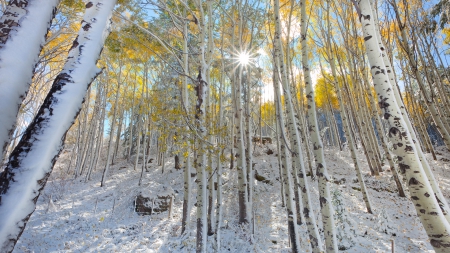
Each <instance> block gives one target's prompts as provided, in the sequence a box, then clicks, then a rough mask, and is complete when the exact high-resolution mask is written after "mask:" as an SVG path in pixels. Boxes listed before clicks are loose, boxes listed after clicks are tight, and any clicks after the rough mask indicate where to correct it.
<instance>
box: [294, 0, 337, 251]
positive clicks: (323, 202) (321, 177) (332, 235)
mask: <svg viewBox="0 0 450 253" xmlns="http://www.w3.org/2000/svg"><path fill="white" fill-rule="evenodd" d="M301 14H302V15H301V45H302V68H303V75H304V76H305V87H306V98H307V103H308V115H309V117H308V129H309V133H310V136H311V140H312V147H313V153H314V157H315V162H316V176H317V178H318V185H319V196H320V197H319V202H320V208H321V211H322V222H323V229H324V234H325V245H326V251H327V252H337V251H338V248H337V241H336V230H335V225H334V210H333V205H332V203H331V195H330V187H329V184H328V181H329V180H330V178H329V175H328V171H327V167H326V163H325V157H324V154H323V143H322V140H321V138H320V131H319V127H318V124H317V112H316V103H315V101H314V97H315V96H314V89H313V84H312V80H311V72H310V67H309V59H308V53H309V52H308V45H307V41H306V39H307V33H308V31H307V25H308V21H307V19H308V16H307V15H306V1H305V0H302V1H301ZM319 247H320V246H319ZM313 250H314V248H313Z"/></svg>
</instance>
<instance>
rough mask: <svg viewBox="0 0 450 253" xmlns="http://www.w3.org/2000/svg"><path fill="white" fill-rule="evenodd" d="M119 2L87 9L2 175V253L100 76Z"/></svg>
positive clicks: (93, 4) (91, 5)
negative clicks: (57, 71)
mask: <svg viewBox="0 0 450 253" xmlns="http://www.w3.org/2000/svg"><path fill="white" fill-rule="evenodd" d="M115 2H116V1H106V0H97V1H92V2H89V3H88V4H87V5H86V8H87V9H86V13H85V15H84V18H83V23H82V27H81V29H80V31H79V33H78V37H77V38H76V39H75V41H74V43H73V46H72V48H71V50H70V51H69V57H68V59H67V61H66V63H65V65H64V67H63V70H62V71H61V73H60V74H59V75H58V76H57V77H56V79H55V81H54V83H53V86H52V88H51V90H50V93H49V94H48V96H47V97H46V98H45V100H44V103H43V105H42V106H41V108H40V110H39V112H38V114H37V116H36V117H35V118H34V120H33V122H32V123H31V124H30V126H29V127H28V128H27V130H26V133H25V135H24V136H23V138H22V139H21V141H20V142H19V144H18V145H17V147H16V148H15V149H14V151H13V153H12V154H11V156H10V160H9V163H8V165H7V167H6V168H5V170H4V171H3V172H2V173H1V174H0V197H1V203H0V251H1V252H11V251H12V250H13V248H14V245H15V243H16V242H17V240H18V238H19V237H20V235H21V234H22V232H23V229H24V228H25V225H26V223H27V221H28V219H29V217H30V215H31V214H32V213H33V211H34V209H35V207H36V201H37V199H38V197H39V195H40V192H41V190H42V189H43V188H44V186H45V184H46V182H47V179H48V177H49V176H50V173H51V171H52V168H53V165H54V163H55V161H56V157H57V156H58V154H59V153H60V152H61V150H62V148H63V142H64V139H65V135H66V132H67V130H68V129H69V128H70V126H71V125H72V124H73V121H74V119H75V118H76V116H77V114H78V113H79V111H80V108H81V104H82V102H83V97H84V95H85V94H86V90H87V89H88V87H89V85H90V83H91V82H92V81H93V79H94V78H95V77H96V76H97V75H98V74H99V73H100V69H99V68H97V66H96V62H97V60H98V58H99V55H100V53H101V50H102V48H103V43H104V40H105V39H106V37H107V35H108V34H109V29H108V28H109V25H110V16H111V13H112V9H113V8H114V5H115ZM81 49H82V50H81Z"/></svg>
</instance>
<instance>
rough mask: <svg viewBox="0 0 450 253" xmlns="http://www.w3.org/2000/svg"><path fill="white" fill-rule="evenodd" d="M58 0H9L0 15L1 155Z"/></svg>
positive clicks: (13, 126) (28, 84) (12, 129)
mask: <svg viewBox="0 0 450 253" xmlns="http://www.w3.org/2000/svg"><path fill="white" fill-rule="evenodd" d="M59 2H60V0H17V1H10V3H9V5H8V6H7V7H6V10H4V12H3V13H4V14H3V15H2V17H1V18H0V59H1V61H0V90H1V92H0V115H2V120H0V157H1V155H2V154H3V152H4V151H5V149H6V147H7V145H8V143H9V139H10V137H11V135H12V133H13V131H14V128H15V123H16V117H17V113H18V112H19V107H20V105H21V103H22V100H23V99H24V98H25V97H26V94H27V91H28V88H29V87H30V84H31V79H32V76H33V72H34V67H35V65H36V63H37V62H38V59H39V53H40V52H41V49H42V46H43V45H44V42H45V36H46V34H47V31H48V29H49V28H50V25H51V22H52V19H53V17H54V15H55V13H56V7H57V6H58V4H59Z"/></svg>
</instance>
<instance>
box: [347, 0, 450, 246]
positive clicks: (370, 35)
mask: <svg viewBox="0 0 450 253" xmlns="http://www.w3.org/2000/svg"><path fill="white" fill-rule="evenodd" d="M355 5H356V6H358V5H359V8H360V10H359V11H360V21H361V23H362V28H363V34H364V41H365V42H364V43H365V46H366V52H367V55H368V58H369V63H370V66H371V73H372V77H373V82H374V86H375V90H376V92H377V97H378V101H379V106H380V108H381V109H382V110H383V111H384V118H385V119H386V120H387V121H388V123H389V131H388V135H389V138H390V140H391V141H392V143H393V146H394V154H396V155H397V159H398V161H399V167H400V170H401V172H402V173H403V174H404V175H405V176H406V179H407V182H408V188H409V191H410V194H411V199H412V201H413V203H414V206H415V208H416V211H417V215H418V216H419V218H420V220H421V222H422V224H423V226H424V228H425V230H426V232H427V234H428V236H429V238H430V243H431V245H432V246H433V248H434V249H435V251H436V252H447V251H448V250H449V248H450V225H449V223H448V221H447V220H446V218H445V216H444V214H443V212H442V210H441V208H440V207H439V203H438V201H437V200H436V198H435V197H434V192H433V189H432V187H431V185H430V183H429V181H428V178H427V175H426V173H425V171H424V169H423V167H422V164H421V162H420V160H419V156H418V154H417V152H420V151H419V150H418V149H417V148H416V146H415V145H414V144H413V138H412V136H411V132H410V131H409V130H408V128H407V125H406V122H405V119H404V118H403V117H402V115H401V111H400V107H399V105H398V102H397V100H396V98H395V94H394V92H393V89H396V87H393V85H391V82H390V80H389V76H388V71H387V69H386V65H385V63H384V61H383V58H382V52H381V50H380V47H379V45H378V40H377V37H378V36H377V35H376V33H377V32H376V29H375V27H374V17H373V14H372V10H371V6H370V2H369V0H361V1H360V2H359V3H355ZM406 121H407V120H406Z"/></svg>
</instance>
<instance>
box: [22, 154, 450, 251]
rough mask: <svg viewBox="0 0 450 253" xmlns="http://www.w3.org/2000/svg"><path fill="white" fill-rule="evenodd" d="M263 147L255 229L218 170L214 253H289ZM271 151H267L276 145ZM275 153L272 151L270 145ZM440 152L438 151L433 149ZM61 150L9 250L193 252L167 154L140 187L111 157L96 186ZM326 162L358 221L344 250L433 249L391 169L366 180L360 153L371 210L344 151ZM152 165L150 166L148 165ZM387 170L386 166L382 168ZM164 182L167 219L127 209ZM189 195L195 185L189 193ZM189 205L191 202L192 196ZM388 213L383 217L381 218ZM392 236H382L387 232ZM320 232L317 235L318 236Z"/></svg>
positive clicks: (271, 160) (273, 171)
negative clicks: (72, 168) (169, 206)
mask: <svg viewBox="0 0 450 253" xmlns="http://www.w3.org/2000/svg"><path fill="white" fill-rule="evenodd" d="M267 148H268V147H258V148H257V150H256V152H255V157H254V162H255V163H256V165H255V169H256V171H257V173H258V174H259V175H261V176H263V177H265V178H266V181H265V182H262V181H255V184H256V185H255V193H254V205H253V207H254V210H253V212H254V217H255V219H254V220H255V221H254V222H255V231H254V234H252V231H248V228H247V227H241V226H240V225H239V224H238V220H237V217H238V215H237V213H238V210H237V208H238V205H237V190H236V188H235V187H236V185H235V182H236V181H237V180H236V179H235V178H236V177H237V172H236V169H234V170H231V171H230V170H228V169H227V170H226V171H225V174H224V186H223V194H224V201H225V203H224V216H223V227H222V230H221V231H222V234H221V237H222V240H221V246H222V247H221V249H220V252H290V250H291V249H290V248H289V241H288V234H287V226H286V212H285V210H284V208H283V207H282V203H281V199H280V183H279V181H278V177H277V176H276V175H278V173H279V172H278V161H277V157H276V152H275V153H274V154H271V155H267V154H266V153H265V151H266V150H267ZM270 148H272V149H274V148H275V146H273V147H272V146H271V147H270ZM275 150H276V149H275ZM439 152H440V153H441V154H442V152H443V151H439ZM67 154H68V152H63V154H62V155H61V157H60V159H59V160H58V162H57V164H56V166H55V169H54V171H53V173H52V175H51V178H50V179H49V181H48V183H47V185H46V187H45V190H44V192H43V194H41V197H40V198H39V200H38V203H37V208H36V211H35V212H34V213H33V215H32V216H31V218H30V221H29V222H28V224H27V227H26V229H25V231H24V233H23V235H22V236H21V237H20V240H19V242H18V243H17V245H16V247H15V250H14V252H17V253H18V252H36V253H37V252H195V230H196V224H195V222H191V224H190V227H189V230H190V231H189V233H187V234H185V235H184V236H183V237H181V236H180V233H181V216H182V200H183V174H182V170H175V169H174V159H173V157H168V158H167V159H166V165H165V168H166V169H165V171H164V173H161V166H155V165H152V164H150V167H149V171H150V172H147V173H145V179H144V180H143V186H141V187H139V186H138V181H139V176H140V171H134V170H133V166H132V165H131V164H129V163H127V162H126V161H118V162H116V164H115V165H113V166H112V168H111V171H110V173H111V176H110V177H109V179H108V181H107V184H106V186H105V187H100V180H101V169H100V168H97V170H96V171H95V172H93V173H94V174H93V176H92V180H91V181H88V182H85V178H84V177H82V178H78V179H73V177H72V176H69V175H67V174H66V171H67V162H68V156H67ZM325 154H326V162H327V165H328V168H329V172H330V174H331V175H332V176H333V181H334V184H332V188H331V189H332V191H334V190H335V189H340V190H341V191H342V200H343V202H344V203H345V206H344V209H346V210H347V212H348V217H349V218H350V219H351V220H352V221H353V222H354V223H355V224H357V226H356V227H354V229H355V232H356V237H355V238H354V241H355V245H354V246H353V247H351V248H350V249H348V250H344V252H391V243H392V242H391V241H392V240H393V241H394V243H395V250H396V251H395V252H434V251H433V249H432V247H431V245H430V243H429V242H428V241H427V240H428V237H427V235H426V233H425V231H424V229H423V227H422V224H421V223H420V221H419V219H418V218H417V216H416V214H415V209H414V207H413V204H412V202H411V201H410V200H409V199H407V198H400V197H398V194H397V193H396V187H395V183H394V181H393V180H392V179H391V173H390V172H389V171H385V172H383V173H382V174H381V176H379V177H369V176H368V173H369V171H368V168H367V164H366V162H365V160H364V159H362V158H363V155H362V154H359V155H360V157H361V159H360V161H361V164H362V165H363V170H364V174H365V175H366V177H365V180H366V184H367V187H368V188H369V193H370V196H371V199H372V202H373V208H374V214H368V213H367V212H366V210H365V206H364V202H363V200H362V195H361V192H360V190H359V184H358V183H357V180H356V174H355V171H354V169H353V165H352V164H353V163H352V160H351V158H350V156H349V154H350V153H349V151H348V150H344V151H343V152H339V151H336V150H325ZM445 159H447V158H445V157H443V156H438V161H433V160H432V159H429V162H430V165H431V166H432V168H433V170H434V173H435V175H436V178H437V180H438V181H439V183H440V186H441V189H442V190H443V193H444V195H445V196H446V197H447V200H449V196H450V189H449V184H450V182H449V178H448V173H446V172H445V171H446V170H448V165H446V164H444V163H443V162H442V160H445ZM153 164H154V163H153ZM385 168H386V166H385ZM310 183H311V185H312V186H313V188H312V190H311V194H312V198H311V199H312V200H313V201H315V202H314V203H313V206H314V212H313V213H314V214H315V215H316V219H318V220H319V222H317V224H322V223H321V222H320V219H321V216H320V215H317V214H318V213H319V210H318V209H319V203H318V202H317V200H318V191H317V182H315V181H310ZM158 185H164V186H168V187H171V188H172V189H173V191H174V193H175V198H174V210H173V215H172V216H173V217H172V218H171V219H169V217H168V212H167V211H166V212H162V213H159V214H153V215H147V216H142V215H138V214H137V213H136V212H135V211H134V199H135V197H136V196H137V195H138V194H139V193H140V192H141V191H142V192H146V191H148V193H149V194H152V192H151V191H152V189H157V187H156V186H158ZM193 196H195V187H194V194H193ZM194 203H195V201H194ZM383 213H385V214H387V215H385V217H388V219H387V220H386V218H382V216H383V215H380V214H383ZM191 221H195V208H192V212H191ZM386 227H388V229H387V230H388V232H391V233H395V236H394V235H389V234H385V233H382V232H381V231H382V230H384V231H386ZM300 231H301V235H302V236H301V238H300V240H301V245H302V247H303V250H304V251H307V246H308V245H309V244H308V242H307V236H306V226H305V225H304V224H303V225H301V226H300ZM322 236H323V235H322ZM212 238H213V236H212V237H210V238H209V239H208V246H207V251H208V252H213V245H212V244H211V241H214V240H213V239H212Z"/></svg>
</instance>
